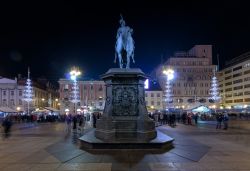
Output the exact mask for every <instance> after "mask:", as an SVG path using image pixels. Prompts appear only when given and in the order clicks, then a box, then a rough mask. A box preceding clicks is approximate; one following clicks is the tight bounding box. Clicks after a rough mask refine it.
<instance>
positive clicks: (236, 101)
mask: <svg viewBox="0 0 250 171" xmlns="http://www.w3.org/2000/svg"><path fill="white" fill-rule="evenodd" d="M239 102H243V99H235V100H234V103H239Z"/></svg>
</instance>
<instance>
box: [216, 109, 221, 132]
mask: <svg viewBox="0 0 250 171" xmlns="http://www.w3.org/2000/svg"><path fill="white" fill-rule="evenodd" d="M216 120H217V125H216V129H221V122H222V120H223V117H222V114H221V113H219V114H217V116H216Z"/></svg>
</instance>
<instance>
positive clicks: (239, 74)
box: [233, 72, 242, 78]
mask: <svg viewBox="0 0 250 171" xmlns="http://www.w3.org/2000/svg"><path fill="white" fill-rule="evenodd" d="M241 75H242V73H241V72H240V73H237V74H234V75H233V78H235V77H239V76H241Z"/></svg>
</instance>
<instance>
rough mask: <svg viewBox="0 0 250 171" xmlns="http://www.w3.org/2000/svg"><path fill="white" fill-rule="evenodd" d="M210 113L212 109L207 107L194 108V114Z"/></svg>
mask: <svg viewBox="0 0 250 171" xmlns="http://www.w3.org/2000/svg"><path fill="white" fill-rule="evenodd" d="M209 111H210V109H209V108H208V107H206V106H199V107H197V108H194V109H193V110H192V112H201V113H207V112H209Z"/></svg>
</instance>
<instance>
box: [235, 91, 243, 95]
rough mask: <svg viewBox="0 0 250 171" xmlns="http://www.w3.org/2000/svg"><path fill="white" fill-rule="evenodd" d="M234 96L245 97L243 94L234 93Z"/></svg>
mask: <svg viewBox="0 0 250 171" xmlns="http://www.w3.org/2000/svg"><path fill="white" fill-rule="evenodd" d="M234 96H243V92H239V93H234Z"/></svg>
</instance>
